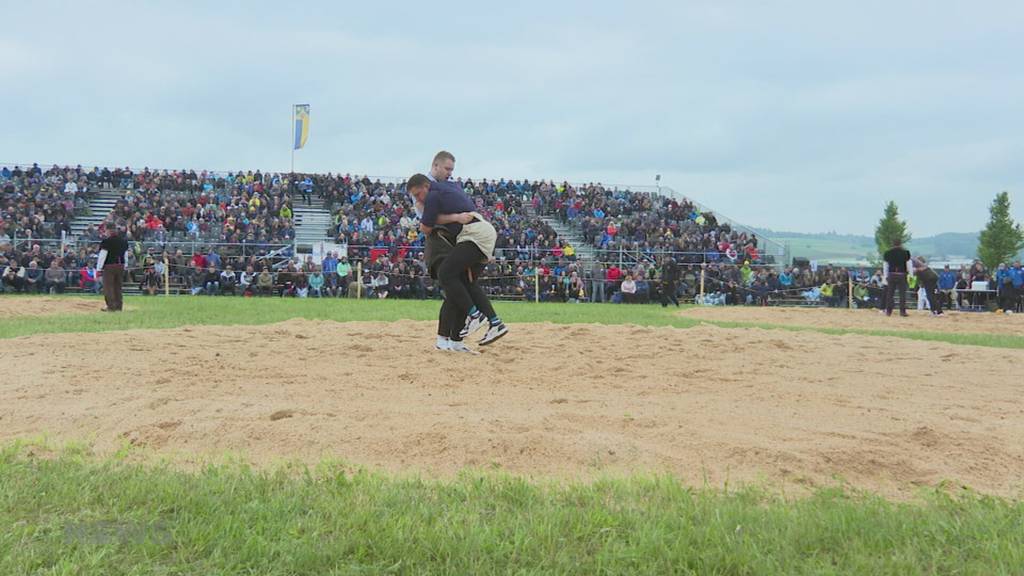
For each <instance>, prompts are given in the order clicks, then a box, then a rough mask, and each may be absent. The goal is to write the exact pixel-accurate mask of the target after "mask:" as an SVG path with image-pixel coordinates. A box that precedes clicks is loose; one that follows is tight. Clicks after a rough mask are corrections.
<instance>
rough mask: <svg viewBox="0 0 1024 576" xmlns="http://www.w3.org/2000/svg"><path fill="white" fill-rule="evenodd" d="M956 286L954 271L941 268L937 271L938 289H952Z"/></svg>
mask: <svg viewBox="0 0 1024 576" xmlns="http://www.w3.org/2000/svg"><path fill="white" fill-rule="evenodd" d="M953 288H956V272H954V271H952V270H943V271H942V272H939V290H952V289H953Z"/></svg>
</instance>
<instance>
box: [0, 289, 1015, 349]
mask: <svg viewBox="0 0 1024 576" xmlns="http://www.w3.org/2000/svg"><path fill="white" fill-rule="evenodd" d="M5 298H14V297H9V296H5ZM72 298H75V297H72ZM95 301H96V306H97V310H98V309H99V308H100V307H102V301H101V300H99V299H95ZM125 302H126V306H128V307H130V308H132V310H130V311H128V312H125V313H123V314H103V313H100V312H97V313H95V314H75V315H52V316H38V317H12V318H3V319H0V338H13V337H17V336H28V335H32V334H49V333H57V332H103V331H109V330H131V329H162V328H175V327H178V326H186V325H240V324H249V325H251V324H268V323H273V322H280V321H283V320H288V319H290V318H307V319H310V320H334V321H338V322H350V321H359V320H365V321H390V320H399V319H411V320H434V319H436V318H437V311H438V307H439V303H438V302H437V301H415V300H347V299H324V300H318V299H308V300H299V299H294V298H289V299H282V298H266V299H251V298H208V297H180V298H159V297H158V298H145V297H134V298H127V299H126V301H125ZM496 307H497V309H498V312H499V314H501V316H502V318H503V319H504V320H506V321H507V322H510V323H521V322H556V323H562V324H571V323H599V324H638V325H642V326H673V327H676V328H691V327H693V326H696V325H697V324H699V323H700V321H698V320H694V319H690V318H681V317H679V316H678V315H677V314H676V312H677V310H676V309H675V308H667V309H665V308H661V307H660V306H656V305H642V306H624V305H615V304H579V305H570V304H543V303H542V304H535V303H532V302H499V303H497V305H496ZM704 322H707V323H709V324H714V325H716V326H720V327H723V328H764V329H769V330H772V329H781V330H795V331H813V332H819V333H822V334H830V335H839V334H861V335H865V336H891V337H896V338H908V339H911V340H925V341H933V342H948V343H950V344H958V345H971V346H988V347H995V348H1024V337H1022V336H1013V335H1005V334H959V333H950V332H923V331H900V330H865V329H839V328H822V327H810V326H782V325H775V324H766V323H755V322H727V321H704Z"/></svg>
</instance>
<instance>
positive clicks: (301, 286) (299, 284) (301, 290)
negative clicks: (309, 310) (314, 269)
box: [293, 270, 309, 298]
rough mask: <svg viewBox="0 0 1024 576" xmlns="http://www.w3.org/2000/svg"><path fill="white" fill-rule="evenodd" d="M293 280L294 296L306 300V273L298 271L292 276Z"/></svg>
mask: <svg viewBox="0 0 1024 576" xmlns="http://www.w3.org/2000/svg"><path fill="white" fill-rule="evenodd" d="M293 278H294V280H293V282H294V287H295V289H294V292H295V296H297V297H299V298H306V297H307V296H309V277H308V276H306V272H305V271H303V270H299V271H298V272H296V273H295V274H294V276H293Z"/></svg>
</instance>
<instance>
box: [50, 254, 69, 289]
mask: <svg viewBox="0 0 1024 576" xmlns="http://www.w3.org/2000/svg"><path fill="white" fill-rule="evenodd" d="M67 278H68V274H67V271H66V270H64V268H62V267H61V260H60V258H54V259H53V260H51V261H50V267H49V268H47V269H46V275H45V278H44V282H45V284H44V291H46V292H48V293H50V294H63V293H64V287H65V286H66V285H67Z"/></svg>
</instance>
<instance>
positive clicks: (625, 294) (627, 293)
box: [619, 274, 637, 304]
mask: <svg viewBox="0 0 1024 576" xmlns="http://www.w3.org/2000/svg"><path fill="white" fill-rule="evenodd" d="M619 291H620V292H621V293H622V301H623V302H624V303H626V304H631V303H633V302H636V291H637V288H636V282H635V281H634V280H633V275H632V274H626V279H625V280H623V281H622V286H621V287H620V289H619Z"/></svg>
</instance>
